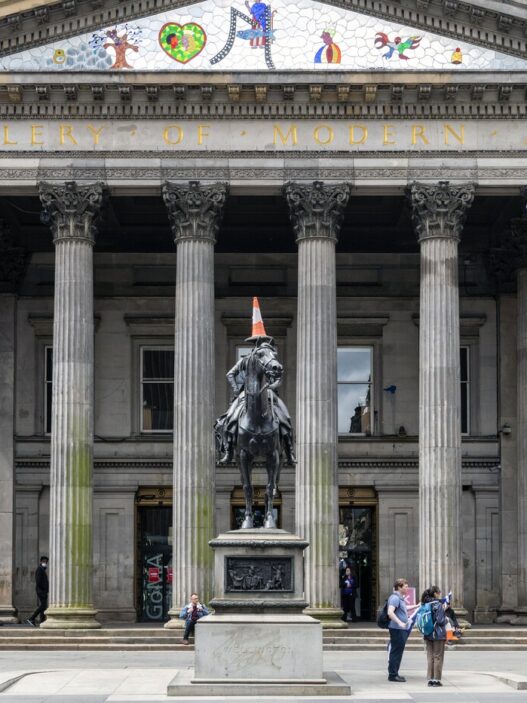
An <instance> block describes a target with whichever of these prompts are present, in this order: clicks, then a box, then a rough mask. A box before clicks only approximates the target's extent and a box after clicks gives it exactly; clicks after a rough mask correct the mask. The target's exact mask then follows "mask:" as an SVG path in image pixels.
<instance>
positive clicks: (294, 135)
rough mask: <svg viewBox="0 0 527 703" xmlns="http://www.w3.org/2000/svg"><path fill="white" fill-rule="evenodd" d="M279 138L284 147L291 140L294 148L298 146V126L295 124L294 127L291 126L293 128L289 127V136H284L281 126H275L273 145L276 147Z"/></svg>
mask: <svg viewBox="0 0 527 703" xmlns="http://www.w3.org/2000/svg"><path fill="white" fill-rule="evenodd" d="M277 137H279V138H280V140H281V142H282V144H283V145H284V146H285V145H286V144H287V142H288V140H289V139H291V144H292V145H293V146H296V145H297V144H298V135H297V131H296V124H293V125H291V127H289V129H288V131H287V134H284V133H283V132H282V130H281V129H280V126H279V125H277V124H275V125H273V144H274V145H275V146H276V140H277Z"/></svg>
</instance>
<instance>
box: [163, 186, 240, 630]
mask: <svg viewBox="0 0 527 703" xmlns="http://www.w3.org/2000/svg"><path fill="white" fill-rule="evenodd" d="M226 193H227V188H226V186H225V185H223V184H216V185H214V186H208V187H207V186H205V187H201V186H200V185H199V183H197V182H191V183H190V185H189V186H188V187H187V186H176V185H173V184H169V183H167V184H165V186H164V189H163V197H164V200H165V204H166V205H167V208H168V212H169V217H170V220H171V224H172V229H173V233H174V235H175V241H176V244H177V264H176V313H175V346H174V350H175V367H174V466H173V469H174V503H173V530H172V534H173V559H172V565H173V574H174V576H173V584H172V609H171V611H170V615H171V620H170V621H169V622H168V623H167V627H177V626H179V625H180V624H181V621H178V619H177V618H178V615H179V611H180V609H181V605H182V603H186V602H188V601H189V600H190V595H191V593H192V592H193V591H195V592H197V593H198V594H199V596H200V598H201V599H202V601H203V602H207V601H208V600H209V599H210V598H211V596H212V595H213V592H212V589H213V552H212V550H211V548H210V547H209V540H211V539H212V538H213V537H214V500H215V454H214V435H213V424H214V384H215V373H214V242H215V235H216V232H217V230H218V228H219V223H220V219H221V214H222V208H223V204H224V201H225V197H226Z"/></svg>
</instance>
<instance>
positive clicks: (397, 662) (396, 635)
mask: <svg viewBox="0 0 527 703" xmlns="http://www.w3.org/2000/svg"><path fill="white" fill-rule="evenodd" d="M389 630H390V656H389V658H388V676H399V667H400V666H401V659H402V658H403V652H404V647H405V645H406V640H407V639H408V630H400V629H399V628H395V627H390V628H389Z"/></svg>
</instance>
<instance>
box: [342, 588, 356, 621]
mask: <svg viewBox="0 0 527 703" xmlns="http://www.w3.org/2000/svg"><path fill="white" fill-rule="evenodd" d="M341 602H342V610H343V611H344V617H346V615H347V614H348V613H349V615H350V616H351V617H352V618H353V617H354V615H355V613H354V612H353V611H354V607H353V606H354V605H355V596H354V595H353V594H349V595H346V594H345V593H343V594H342V596H341Z"/></svg>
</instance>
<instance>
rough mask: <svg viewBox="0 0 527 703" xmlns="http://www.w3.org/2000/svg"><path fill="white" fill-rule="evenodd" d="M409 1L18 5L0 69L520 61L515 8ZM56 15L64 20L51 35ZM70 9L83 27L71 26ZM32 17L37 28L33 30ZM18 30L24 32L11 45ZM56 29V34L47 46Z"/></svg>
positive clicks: (509, 65) (439, 65)
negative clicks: (22, 8)
mask: <svg viewBox="0 0 527 703" xmlns="http://www.w3.org/2000/svg"><path fill="white" fill-rule="evenodd" d="M415 1H416V5H415V11H414V9H413V8H412V5H413V3H404V7H401V5H403V4H402V3H396V2H394V3H390V2H383V3H379V2H376V3H374V2H370V0H363V1H361V2H360V3H359V2H357V1H356V0H335V1H330V2H327V1H326V2H315V1H314V0H294V2H287V1H286V0H265V1H264V2H254V0H248V1H247V2H245V3H244V2H242V0H204V1H202V2H197V3H195V2H188V0H187V2H175V1H172V2H170V1H169V0H159V1H158V2H156V3H155V7H156V8H158V9H162V11H161V12H157V13H155V14H152V13H151V11H150V15H149V16H145V15H146V14H147V12H146V10H147V7H152V5H151V4H150V3H144V5H143V4H142V3H141V2H138V3H135V4H134V11H133V12H131V11H130V7H129V3H127V2H122V3H119V12H117V13H116V12H112V2H111V0H110V1H108V0H107V1H106V2H100V3H99V4H100V5H102V8H101V11H99V12H96V13H94V12H93V7H92V17H90V16H89V13H87V5H86V3H85V2H83V0H63V2H62V3H59V4H57V3H44V4H41V5H39V7H38V8H35V7H34V3H26V5H27V7H26V8H25V11H21V12H20V13H19V14H18V15H10V16H9V17H7V18H5V20H4V21H3V23H2V22H0V56H1V55H2V54H3V55H4V58H3V59H0V66H1V67H3V68H4V70H10V71H17V70H25V71H46V72H49V71H58V72H60V71H64V70H68V71H71V70H73V71H84V70H90V71H113V72H116V71H120V72H124V73H126V72H131V71H145V70H148V71H172V72H174V73H177V72H182V71H183V72H185V71H193V70H200V71H203V70H217V71H236V70H237V69H240V68H243V69H244V70H254V71H268V70H271V71H272V70H273V68H277V69H281V70H294V71H296V70H308V69H310V70H312V69H316V70H319V71H320V72H323V71H325V70H327V69H328V68H329V69H331V70H368V71H370V70H371V71H383V72H384V71H392V70H397V71H401V70H403V71H407V70H410V71H413V70H428V71H429V70H438V71H441V70H446V69H448V70H451V71H454V72H462V71H465V70H493V71H495V70H498V71H499V70H504V71H505V70H514V69H522V68H525V67H526V66H527V54H526V51H525V41H524V38H523V37H522V39H521V40H520V39H514V36H515V34H516V30H520V29H521V30H523V29H525V27H526V26H527V10H526V8H525V5H524V4H523V3H519V2H515V3H499V2H494V1H493V0H483V1H482V2H480V3H478V4H476V3H460V2H453V1H451V0H442V2H441V3H439V6H440V9H441V12H440V13H439V15H437V10H438V3H437V1H436V0H415ZM15 6H16V3H15V4H13V8H14V7H15ZM0 7H1V5H0ZM357 10H358V11H357ZM59 11H60V12H66V13H67V14H66V16H67V17H71V18H72V19H71V20H69V21H68V22H62V24H61V26H60V30H59V31H57V30H58V25H56V26H55V31H51V30H52V25H53V17H54V16H55V15H57V16H56V19H57V20H59V19H60V17H59V15H58V14H57V13H59ZM68 13H69V14H68ZM79 13H80V14H84V21H83V22H80V21H76V20H77V19H78V15H79ZM504 13H505V14H504ZM507 13H508V14H507ZM96 15H97V17H96ZM105 17H106V18H107V21H106V22H105V21H104V18H105ZM79 19H80V18H79ZM97 19H98V21H97ZM34 20H35V21H37V23H38V25H39V28H38V31H31V24H32V22H33V21H34ZM492 23H494V25H495V26H494V28H493V31H489V27H490V26H491V25H492ZM24 25H25V26H26V33H25V34H23V35H22V36H21V37H19V39H18V41H16V42H15V44H13V43H12V41H11V40H14V37H15V35H17V33H19V31H23V29H24ZM48 27H49V29H50V31H46V30H47V28H48ZM81 28H82V29H83V31H79V30H80V29H81ZM6 29H9V30H10V31H9V33H8V35H6ZM3 35H4V36H3ZM9 35H10V36H9ZM58 35H60V37H61V38H60V40H56V39H55V41H49V40H50V39H52V38H53V37H56V36H58ZM46 38H47V39H48V41H47V42H46Z"/></svg>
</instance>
